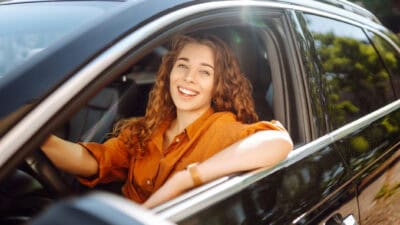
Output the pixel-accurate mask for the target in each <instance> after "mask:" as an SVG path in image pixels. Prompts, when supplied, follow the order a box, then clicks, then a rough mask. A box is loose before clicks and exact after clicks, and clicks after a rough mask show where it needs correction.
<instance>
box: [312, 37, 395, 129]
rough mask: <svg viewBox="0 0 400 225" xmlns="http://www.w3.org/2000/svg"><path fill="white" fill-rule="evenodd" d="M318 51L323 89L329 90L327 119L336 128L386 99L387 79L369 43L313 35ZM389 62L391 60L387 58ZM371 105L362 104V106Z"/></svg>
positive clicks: (391, 58) (391, 57)
mask: <svg viewBox="0 0 400 225" xmlns="http://www.w3.org/2000/svg"><path fill="white" fill-rule="evenodd" d="M314 38H315V39H316V40H318V42H317V51H318V55H319V57H320V60H321V62H322V66H323V69H324V71H325V76H324V80H323V82H324V83H325V84H324V86H325V87H326V88H327V89H329V95H328V96H329V97H328V99H327V100H328V106H329V110H328V111H329V112H328V113H329V114H330V115H329V116H330V118H333V121H335V127H338V126H340V125H343V124H345V123H346V122H349V121H351V120H353V119H356V118H358V117H360V116H362V115H364V114H366V113H367V112H369V111H370V110H371V108H370V105H371V104H372V105H375V104H376V103H377V102H380V101H381V99H385V97H384V96H386V95H387V93H388V92H390V91H391V90H387V89H388V87H390V86H389V85H388V80H389V75H388V73H387V72H386V70H385V69H384V67H383V66H382V65H381V64H380V63H376V62H379V61H380V59H379V58H378V55H377V54H376V51H375V49H374V47H373V46H372V45H371V44H369V43H363V42H360V41H359V40H356V39H353V38H349V37H338V36H335V35H334V34H333V33H327V34H322V33H315V34H314ZM383 57H388V61H392V60H393V56H392V55H390V54H388V55H384V56H383ZM367 102H369V103H371V104H365V103H367Z"/></svg>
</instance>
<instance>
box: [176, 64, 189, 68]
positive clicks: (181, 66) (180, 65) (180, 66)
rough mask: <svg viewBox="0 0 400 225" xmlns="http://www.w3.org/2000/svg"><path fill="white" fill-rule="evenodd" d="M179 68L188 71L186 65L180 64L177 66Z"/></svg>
mask: <svg viewBox="0 0 400 225" xmlns="http://www.w3.org/2000/svg"><path fill="white" fill-rule="evenodd" d="M177 67H178V68H182V69H187V68H188V66H186V65H185V64H178V66H177Z"/></svg>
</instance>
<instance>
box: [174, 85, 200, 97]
mask: <svg viewBox="0 0 400 225" xmlns="http://www.w3.org/2000/svg"><path fill="white" fill-rule="evenodd" d="M178 89H179V91H180V92H182V93H183V94H185V95H192V96H194V95H197V93H196V92H194V91H191V90H188V89H185V88H182V87H178Z"/></svg>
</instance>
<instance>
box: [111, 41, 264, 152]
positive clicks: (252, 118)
mask: <svg viewBox="0 0 400 225" xmlns="http://www.w3.org/2000/svg"><path fill="white" fill-rule="evenodd" d="M189 43H198V44H202V45H206V46H208V47H209V48H211V49H212V51H213V53H214V61H215V62H214V67H215V68H214V82H215V83H214V93H213V98H212V99H213V100H212V103H211V106H212V107H213V109H214V111H216V112H222V111H229V112H232V113H233V114H235V115H236V117H237V119H238V120H239V121H241V122H243V123H253V122H256V121H257V120H258V116H257V114H256V112H255V109H254V101H253V98H252V96H251V92H252V87H251V84H250V82H249V81H248V80H247V79H246V78H245V76H244V75H243V74H242V73H241V72H240V67H239V63H238V61H237V58H236V57H235V55H234V53H233V52H232V50H231V49H230V48H229V47H228V46H227V45H226V44H225V43H224V42H223V41H222V40H220V39H219V38H217V37H215V36H213V35H201V36H200V35H196V36H188V35H180V36H176V37H175V38H173V39H172V42H171V46H170V49H171V50H170V51H169V52H168V53H167V54H166V55H165V56H163V58H162V63H161V65H160V68H159V71H158V73H157V77H156V82H155V85H154V87H153V89H152V90H151V92H150V95H149V102H148V104H147V109H146V114H145V116H144V117H142V118H139V119H128V120H123V121H121V122H119V123H118V124H117V126H116V129H115V130H114V134H118V133H120V132H123V133H124V134H125V135H121V138H122V141H123V142H124V143H125V144H126V145H127V147H128V149H130V150H131V153H133V154H134V155H137V154H138V153H139V155H143V154H144V153H145V151H146V150H145V146H146V144H147V142H148V141H149V139H150V137H151V136H152V134H153V132H154V130H155V129H156V128H157V127H158V126H159V125H160V124H161V123H162V121H164V120H165V119H167V118H169V117H173V118H175V117H176V107H175V105H174V103H173V101H172V98H171V94H170V92H169V85H170V73H171V70H172V68H173V66H174V64H175V62H176V60H177V57H178V55H179V53H180V52H181V50H182V49H183V47H184V46H185V45H187V44H189ZM193 54H195V53H193ZM125 132H127V133H125Z"/></svg>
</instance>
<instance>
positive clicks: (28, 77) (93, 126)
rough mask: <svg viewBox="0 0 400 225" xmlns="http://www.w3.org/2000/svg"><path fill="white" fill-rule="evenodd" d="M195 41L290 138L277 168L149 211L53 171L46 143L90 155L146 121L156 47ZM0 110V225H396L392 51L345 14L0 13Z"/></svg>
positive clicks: (398, 118)
mask: <svg viewBox="0 0 400 225" xmlns="http://www.w3.org/2000/svg"><path fill="white" fill-rule="evenodd" d="M192 32H203V33H210V34H214V35H217V36H218V37H220V38H221V39H223V40H225V41H226V42H227V43H228V44H229V46H230V47H231V48H232V49H233V50H234V52H235V53H236V54H237V57H238V58H239V61H240V64H241V67H242V70H243V72H244V73H245V74H246V75H247V77H248V78H249V80H250V81H251V83H252V85H253V97H254V99H255V103H256V110H257V112H258V114H259V116H260V118H261V119H262V120H271V119H276V120H279V121H281V122H282V123H283V124H284V125H285V127H286V128H287V129H288V131H289V133H290V134H291V136H292V138H293V141H294V144H295V149H294V150H293V152H291V154H290V155H289V157H288V158H287V159H286V160H285V161H283V162H281V163H280V164H279V165H277V166H275V167H273V168H270V169H260V170H257V171H251V172H247V173H242V174H233V175H231V176H228V177H223V178H220V179H218V180H215V181H213V182H210V183H208V184H205V185H203V186H201V187H198V188H195V189H193V190H191V191H189V192H187V193H185V194H183V195H181V196H179V197H177V198H175V199H173V200H171V201H169V202H167V203H164V204H163V205H160V206H158V207H156V208H154V209H151V210H146V209H143V208H141V207H140V206H137V205H136V204H134V203H133V202H129V201H127V200H124V199H122V197H120V196H119V184H110V185H105V186H104V187H98V188H97V189H96V190H101V191H100V192H99V193H97V194H88V192H90V191H91V190H87V189H85V188H83V187H81V186H79V185H78V184H77V182H76V181H75V180H74V178H73V177H71V176H69V175H67V174H65V173H63V172H61V171H59V170H57V169H56V168H55V167H54V166H53V165H52V164H51V163H50V162H49V160H48V159H47V158H46V157H45V156H44V155H43V153H42V152H41V151H40V149H39V146H40V145H41V143H42V142H43V141H44V140H45V139H46V137H47V136H48V135H49V134H50V133H56V134H57V135H59V136H61V137H63V138H66V139H68V140H71V141H96V142H101V141H104V139H105V138H107V135H108V134H109V133H110V131H111V129H112V127H113V125H114V123H115V121H117V120H119V119H121V118H127V117H139V116H142V115H144V110H145V107H146V103H147V99H148V93H149V90H150V89H151V87H152V85H153V83H154V80H155V74H156V70H157V69H158V66H159V63H160V60H161V57H162V56H163V54H164V53H165V52H166V51H167V42H168V40H169V39H170V38H171V37H173V36H174V35H176V34H187V33H192ZM0 102H1V107H0V135H1V136H0V167H1V168H0V224H25V223H28V224H29V223H31V222H32V221H36V222H35V224H38V223H39V224H40V223H41V222H40V221H42V220H35V219H34V218H36V217H37V216H39V215H42V216H44V215H49V214H51V215H53V216H54V215H55V218H63V219H62V220H64V221H68V219H82V218H84V217H85V215H86V216H87V215H91V216H92V217H95V218H96V219H97V221H102V222H103V224H127V223H131V224H142V223H143V224H162V223H163V222H161V221H164V222H165V224H169V223H177V224H191V225H192V224H240V225H245V224H296V225H300V224H327V225H332V224H362V225H369V224H374V225H375V224H399V223H400V213H399V211H398V209H399V208H400V163H399V162H400V40H399V38H398V37H397V36H396V35H394V34H393V33H391V32H390V31H388V30H387V29H386V28H385V27H383V26H382V25H381V24H380V22H379V21H378V20H377V19H376V18H375V17H374V16H373V15H372V14H371V13H370V12H368V11H367V10H365V9H363V8H361V7H359V6H357V5H354V4H352V3H349V2H347V1H343V0H329V1H327V0H326V1H312V0H304V1H292V0H280V1H261V0H260V1H259V0H253V1H235V0H228V1H218V0H216V1H185V0H171V1H155V0H151V1H135V0H132V1H123V0H121V1H108V0H104V1H96V0H95V1H79V0H78V1H40V0H39V1H23V0H22V1H20V0H18V1H2V2H1V3H0ZM221 132H222V131H221ZM60 205H61V206H62V207H60ZM71 208H73V209H74V210H75V211H78V212H80V214H79V215H80V216H76V215H74V216H73V217H68V215H69V214H68V213H65V209H71ZM54 209H57V210H54ZM67 211H68V210H67ZM104 212H107V213H104ZM58 213H60V214H58ZM59 215H63V217H61V216H59ZM115 215H117V216H115ZM122 215H124V216H125V217H124V216H122ZM144 215H146V216H144ZM57 216H58V217H57ZM81 217H82V218H81ZM143 217H146V219H144V220H147V222H146V221H144V222H143V220H142V219H143ZM39 218H43V217H39ZM38 221H39V222H38ZM71 221H72V220H71ZM78 221H86V220H78ZM141 221H142V222H141ZM168 221H169V222H168ZM82 223H85V224H89V222H88V221H86V222H82Z"/></svg>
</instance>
